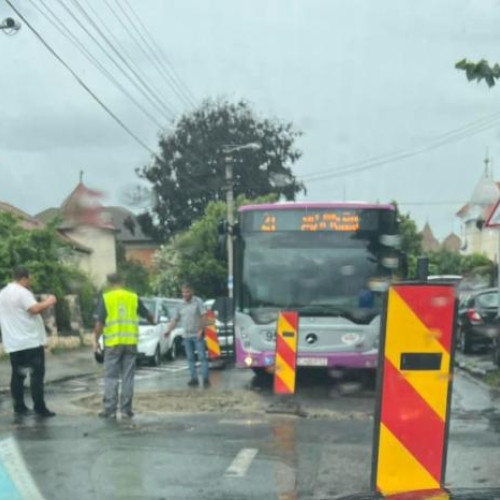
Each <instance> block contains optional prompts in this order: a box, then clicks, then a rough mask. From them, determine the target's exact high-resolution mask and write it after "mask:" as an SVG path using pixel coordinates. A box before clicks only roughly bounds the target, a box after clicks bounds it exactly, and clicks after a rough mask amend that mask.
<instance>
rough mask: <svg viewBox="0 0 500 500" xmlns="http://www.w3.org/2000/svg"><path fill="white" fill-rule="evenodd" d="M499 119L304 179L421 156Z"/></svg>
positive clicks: (487, 127) (492, 117) (320, 178)
mask: <svg viewBox="0 0 500 500" xmlns="http://www.w3.org/2000/svg"><path fill="white" fill-rule="evenodd" d="M499 121H500V112H497V113H493V114H492V115H489V116H486V117H484V118H481V119H479V120H475V121H473V122H471V123H469V124H466V125H463V126H461V127H458V128H456V129H454V130H451V131H449V132H446V133H444V134H440V135H439V136H437V137H436V138H434V139H433V140H431V141H430V142H429V143H428V144H426V145H423V146H417V147H415V148H409V149H401V150H397V151H395V152H394V153H392V154H387V155H379V156H375V157H373V158H371V159H367V160H362V161H356V162H352V163H348V164H346V165H344V166H341V167H339V168H335V169H329V170H322V171H317V172H311V173H310V174H308V175H305V176H303V177H302V180H304V181H306V182H308V183H311V182H317V181H323V180H326V179H331V178H335V177H342V176H345V175H349V174H354V173H358V172H363V171H365V170H371V169H373V168H376V167H379V166H383V165H386V164H389V163H394V162H395V161H398V160H404V159H407V158H411V157H414V156H419V155H421V154H424V153H426V152H429V151H432V150H434V149H438V148H440V147H443V146H446V145H448V144H451V143H453V142H457V141H461V140H463V139H466V138H468V137H470V136H473V135H476V134H478V133H481V132H484V131H487V130H490V129H491V128H493V127H495V126H497V125H498V124H499Z"/></svg>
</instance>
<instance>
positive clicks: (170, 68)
mask: <svg viewBox="0 0 500 500" xmlns="http://www.w3.org/2000/svg"><path fill="white" fill-rule="evenodd" d="M115 1H116V3H117V4H118V1H117V0H115ZM124 3H125V5H126V6H127V7H128V9H129V11H130V12H131V14H132V16H133V17H134V18H135V20H136V22H137V23H138V24H139V26H141V27H142V29H143V30H144V32H145V34H146V36H147V38H148V39H149V41H150V44H148V46H149V47H150V49H151V53H152V54H154V55H155V57H156V58H157V59H158V61H159V63H160V64H161V66H162V67H163V68H164V70H165V72H166V73H167V74H168V75H170V74H171V75H172V79H173V80H174V81H175V82H176V85H177V87H178V88H179V91H180V92H181V93H183V94H184V95H185V97H186V99H187V100H188V101H189V102H191V105H192V106H193V107H195V106H196V101H197V99H196V97H195V96H194V94H193V93H192V91H191V90H190V88H189V87H188V85H186V83H185V82H184V81H183V80H182V78H181V77H180V75H179V74H178V73H177V71H176V70H175V67H174V65H173V64H172V63H171V62H170V60H169V59H168V57H167V56H166V54H165V52H164V51H163V50H162V48H161V47H160V45H159V44H158V42H157V41H156V40H155V38H154V37H153V35H152V34H151V32H150V31H149V30H148V28H147V27H146V26H145V24H144V23H143V22H142V19H141V18H140V16H138V15H137V12H136V11H135V10H134V8H133V7H132V5H131V3H130V2H129V0H124ZM146 43H147V42H146Z"/></svg>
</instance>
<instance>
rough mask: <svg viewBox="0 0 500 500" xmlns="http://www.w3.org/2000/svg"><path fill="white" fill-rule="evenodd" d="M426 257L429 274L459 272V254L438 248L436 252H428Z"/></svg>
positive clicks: (460, 257) (460, 258) (460, 261)
mask: <svg viewBox="0 0 500 500" xmlns="http://www.w3.org/2000/svg"><path fill="white" fill-rule="evenodd" d="M428 257H429V274H430V275H436V274H437V275H442V274H460V269H461V263H462V256H461V255H460V254H458V253H453V252H448V251H446V250H438V251H437V252H430V253H429V254H428Z"/></svg>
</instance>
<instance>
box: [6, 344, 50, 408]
mask: <svg viewBox="0 0 500 500" xmlns="http://www.w3.org/2000/svg"><path fill="white" fill-rule="evenodd" d="M9 357H10V364H11V366H12V376H11V379H10V391H11V394H12V398H13V400H14V411H22V410H23V408H25V407H26V405H25V404H24V380H25V378H26V375H27V374H28V373H29V374H30V389H31V397H32V399H33V405H34V410H35V411H37V412H40V411H44V410H45V399H44V394H43V379H44V377H45V351H44V348H43V347H35V348H33V349H25V350H23V351H17V352H11V353H10V354H9Z"/></svg>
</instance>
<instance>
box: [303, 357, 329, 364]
mask: <svg viewBox="0 0 500 500" xmlns="http://www.w3.org/2000/svg"><path fill="white" fill-rule="evenodd" d="M297 365H298V366H328V358H298V359H297Z"/></svg>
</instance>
